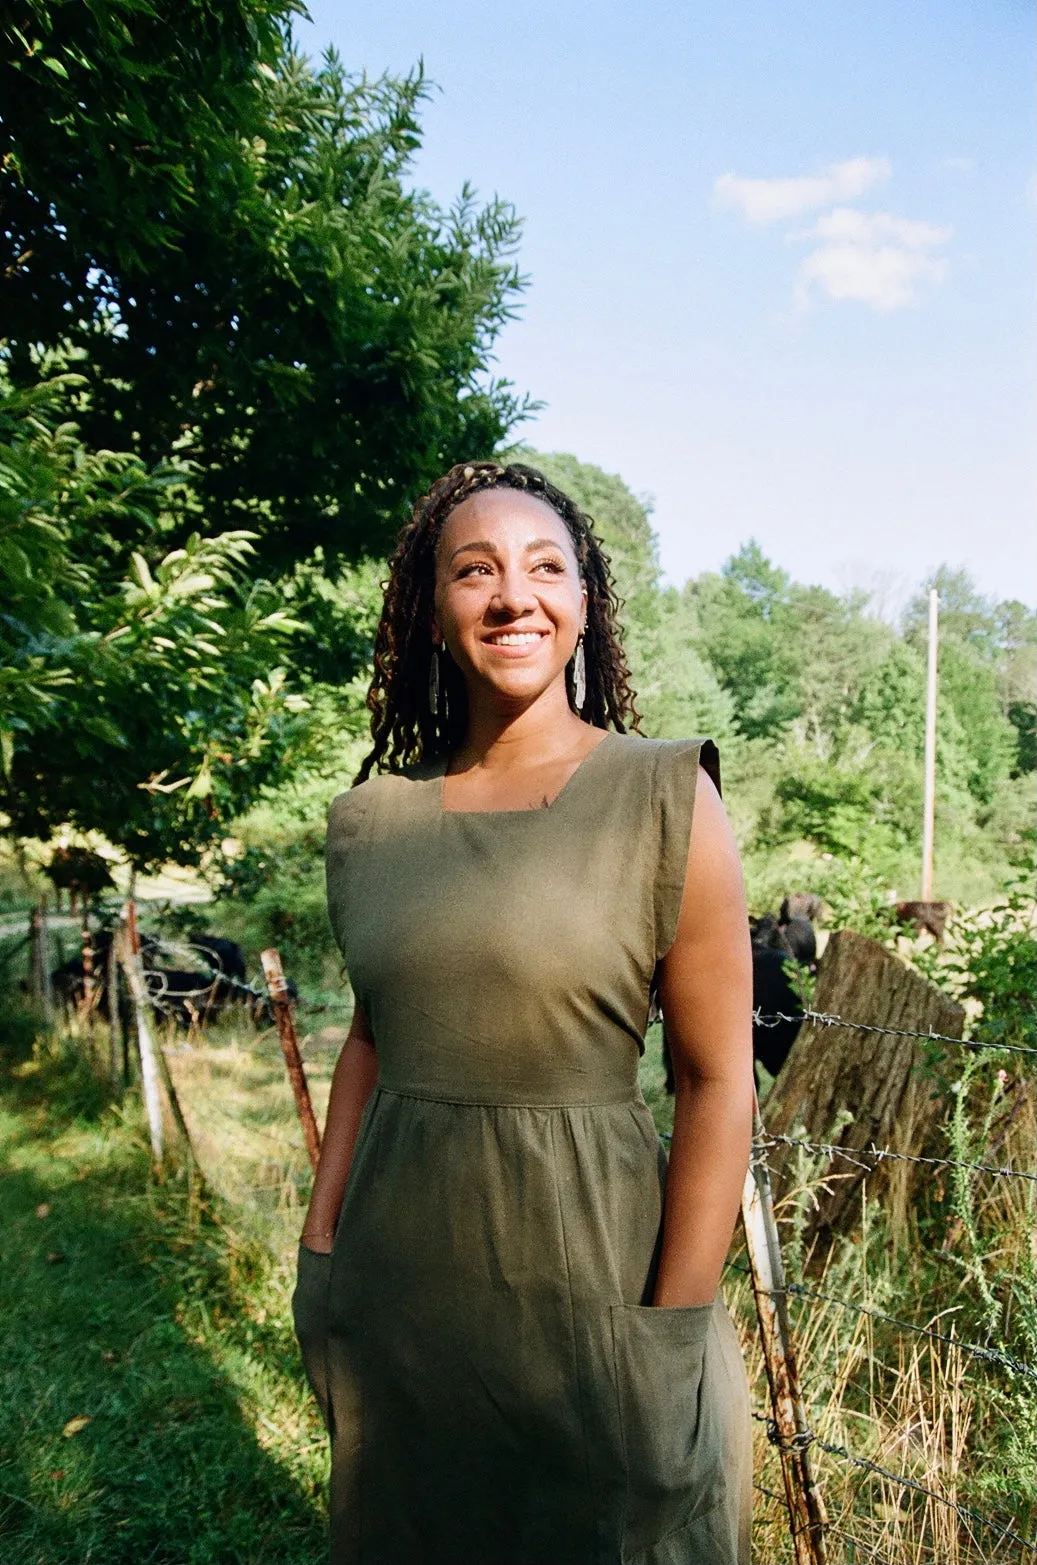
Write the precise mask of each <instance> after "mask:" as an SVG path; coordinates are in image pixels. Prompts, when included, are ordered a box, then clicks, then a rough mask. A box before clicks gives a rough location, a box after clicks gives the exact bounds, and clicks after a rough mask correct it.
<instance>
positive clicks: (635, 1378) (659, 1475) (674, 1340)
mask: <svg viewBox="0 0 1037 1565" xmlns="http://www.w3.org/2000/svg"><path fill="white" fill-rule="evenodd" d="M713 1308H714V1307H713V1305H712V1304H703V1305H696V1306H692V1307H689V1308H687V1309H656V1308H654V1307H646V1306H644V1305H631V1304H614V1305H612V1306H611V1311H610V1313H611V1317H612V1351H613V1358H614V1365H615V1375H616V1391H617V1396H618V1401H619V1418H620V1426H621V1430H622V1437H623V1456H624V1466H625V1475H626V1503H625V1510H624V1523H623V1558H624V1560H630V1559H632V1558H636V1557H637V1555H638V1554H639V1552H640V1551H642V1550H645V1549H650V1548H651V1547H652V1546H653V1545H654V1544H657V1543H659V1542H660V1541H661V1540H662V1539H663V1538H665V1537H667V1536H668V1535H669V1534H671V1533H677V1532H680V1531H682V1530H683V1529H685V1528H687V1527H688V1526H689V1525H690V1524H691V1523H692V1522H693V1521H694V1520H695V1519H696V1518H697V1517H699V1516H702V1515H704V1514H705V1513H706V1512H708V1511H710V1510H712V1509H713V1508H714V1507H715V1506H717V1505H718V1504H719V1503H720V1501H721V1500H722V1499H723V1496H724V1473H723V1455H722V1446H721V1442H720V1438H719V1436H720V1429H719V1420H718V1418H717V1416H716V1410H715V1409H711V1408H710V1406H709V1403H708V1398H707V1397H705V1396H704V1394H703V1389H704V1388H703V1370H704V1365H705V1356H706V1351H707V1345H708V1338H709V1334H710V1325H711V1321H712V1316H713Z"/></svg>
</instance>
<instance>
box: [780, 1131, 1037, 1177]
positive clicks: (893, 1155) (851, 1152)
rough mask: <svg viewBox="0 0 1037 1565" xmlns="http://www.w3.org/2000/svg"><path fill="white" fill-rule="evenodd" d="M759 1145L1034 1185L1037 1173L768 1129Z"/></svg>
mask: <svg viewBox="0 0 1037 1565" xmlns="http://www.w3.org/2000/svg"><path fill="white" fill-rule="evenodd" d="M757 1144H758V1145H760V1146H764V1147H768V1146H785V1147H804V1148H805V1149H806V1150H807V1151H808V1152H821V1153H823V1154H824V1155H825V1156H826V1157H842V1158H845V1159H846V1161H847V1162H848V1163H857V1160H858V1158H863V1157H873V1158H879V1159H882V1160H887V1159H892V1160H894V1161H895V1162H898V1163H924V1164H925V1165H926V1166H927V1167H929V1168H963V1169H968V1170H970V1171H971V1172H973V1173H978V1174H1001V1175H1003V1176H1004V1177H1005V1178H1006V1179H1029V1180H1031V1181H1033V1183H1035V1184H1037V1173H1034V1174H1031V1173H1029V1172H1028V1171H1027V1170H1026V1169H1023V1168H998V1167H996V1166H995V1165H994V1164H993V1163H963V1162H961V1161H960V1159H958V1158H953V1157H916V1156H915V1155H914V1154H913V1153H910V1152H893V1151H891V1149H890V1148H889V1147H876V1146H874V1145H872V1146H870V1147H837V1146H835V1145H834V1144H833V1143H832V1142H830V1141H807V1140H805V1139H804V1138H803V1137H802V1136H779V1135H776V1134H774V1132H773V1131H770V1130H768V1131H767V1132H766V1134H765V1137H764V1140H763V1141H762V1142H759V1143H757ZM857 1166H858V1167H860V1168H863V1169H864V1171H865V1173H870V1172H871V1171H872V1170H871V1168H870V1166H869V1165H868V1164H867V1163H858V1164H857Z"/></svg>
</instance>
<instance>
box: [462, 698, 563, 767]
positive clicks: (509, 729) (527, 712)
mask: <svg viewBox="0 0 1037 1565" xmlns="http://www.w3.org/2000/svg"><path fill="white" fill-rule="evenodd" d="M586 734H587V724H586V723H585V722H584V721H583V719H582V718H579V717H577V716H576V713H575V712H574V711H573V710H572V708H571V707H570V705H569V698H568V695H567V694H566V689H565V681H564V680H559V681H557V682H556V683H555V684H554V685H552V686H551V687H550V688H549V689H548V690H545V691H544V693H543V695H542V696H540V697H539V699H538V700H536V701H534V702H533V703H532V704H531V705H529V706H526V707H523V708H521V709H520V710H518V711H505V710H502V709H501V708H500V707H499V706H498V705H496V704H495V703H490V702H487V701H486V700H485V699H480V693H479V692H476V693H474V698H473V693H472V692H469V697H468V731H467V733H466V734H465V737H464V741H463V743H462V744H461V747H460V749H459V750H458V752H457V755H456V756H455V758H454V760H455V763H456V765H457V767H458V769H459V770H462V771H468V770H469V769H470V768H471V767H474V766H478V767H481V768H485V770H487V771H498V770H504V769H505V768H510V767H519V768H521V767H525V766H534V765H538V764H543V762H544V761H547V760H550V759H551V758H553V757H555V756H559V755H564V754H566V753H568V752H569V751H570V750H571V749H572V748H573V746H574V745H576V744H578V743H579V742H580V741H581V739H583V738H584V737H585V736H586Z"/></svg>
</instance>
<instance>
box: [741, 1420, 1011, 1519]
mask: <svg viewBox="0 0 1037 1565" xmlns="http://www.w3.org/2000/svg"><path fill="white" fill-rule="evenodd" d="M752 1416H753V1418H754V1419H755V1420H756V1421H757V1423H761V1424H766V1425H767V1438H768V1440H769V1441H770V1443H771V1445H773V1446H776V1447H777V1449H778V1450H779V1451H780V1450H782V1448H783V1443H782V1441H781V1439H780V1437H779V1435H778V1428H777V1425H776V1424H775V1422H774V1419H773V1418H771V1417H770V1416H769V1415H768V1414H767V1413H760V1412H757V1410H756V1409H755V1408H753V1409H752ZM809 1446H817V1447H818V1449H819V1450H821V1451H825V1452H827V1454H828V1455H829V1456H837V1457H839V1458H840V1459H841V1460H842V1461H844V1462H849V1463H851V1465H852V1466H854V1467H859V1468H861V1469H862V1470H863V1471H865V1472H869V1473H873V1474H874V1475H875V1477H877V1478H884V1479H885V1480H886V1481H887V1483H895V1484H899V1485H900V1487H901V1488H903V1489H911V1490H913V1491H914V1492H915V1493H916V1494H924V1495H925V1496H926V1498H927V1499H930V1500H935V1501H936V1502H937V1504H939V1505H946V1506H947V1507H948V1509H949V1510H952V1511H955V1512H957V1514H958V1516H960V1517H961V1519H962V1520H963V1521H966V1520H967V1521H973V1522H978V1523H979V1524H980V1526H981V1527H989V1528H990V1529H991V1530H992V1531H994V1532H997V1533H998V1534H999V1538H998V1541H999V1542H1002V1541H1004V1540H1005V1539H1007V1540H1009V1541H1010V1542H1012V1543H1020V1544H1022V1546H1023V1548H1026V1549H1035V1548H1037V1538H1024V1537H1022V1536H1021V1534H1019V1533H1017V1532H1013V1531H1012V1529H1011V1528H1010V1527H1009V1526H1008V1524H1007V1523H1005V1522H999V1521H996V1520H995V1518H994V1517H992V1516H983V1515H981V1513H980V1512H979V1511H974V1510H972V1509H971V1507H969V1506H967V1505H960V1504H959V1503H958V1501H957V1500H951V1499H948V1497H947V1496H946V1495H945V1494H940V1493H939V1492H938V1491H937V1490H936V1489H928V1488H927V1487H926V1486H925V1484H923V1483H919V1481H918V1479H917V1478H909V1477H908V1476H907V1474H906V1473H894V1472H892V1471H891V1470H890V1469H889V1468H888V1467H883V1466H881V1465H880V1463H878V1462H873V1461H872V1460H871V1459H870V1457H867V1456H857V1455H856V1453H855V1452H853V1451H848V1450H847V1449H846V1447H845V1446H843V1445H834V1444H833V1443H832V1441H830V1440H826V1439H825V1438H824V1437H823V1436H822V1435H818V1434H815V1433H814V1432H813V1431H812V1430H806V1431H804V1434H803V1435H801V1436H799V1437H797V1444H796V1450H797V1451H801V1450H804V1449H805V1448H807V1447H809Z"/></svg>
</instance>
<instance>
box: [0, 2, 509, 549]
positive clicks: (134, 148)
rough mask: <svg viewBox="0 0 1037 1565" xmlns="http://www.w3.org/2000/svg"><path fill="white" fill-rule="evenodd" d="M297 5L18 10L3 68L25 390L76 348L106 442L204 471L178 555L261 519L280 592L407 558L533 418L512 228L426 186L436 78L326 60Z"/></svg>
mask: <svg viewBox="0 0 1037 1565" xmlns="http://www.w3.org/2000/svg"><path fill="white" fill-rule="evenodd" d="M292 9H294V7H293V6H291V5H290V4H289V3H287V0H285V3H282V4H280V5H276V6H275V5H271V4H268V3H266V0H238V3H237V4H234V5H231V6H221V5H216V4H214V3H213V0H192V3H190V4H189V5H187V6H186V7H185V6H181V5H176V6H174V5H172V4H171V0H121V3H119V4H116V5H115V6H114V7H105V6H100V5H84V6H73V5H69V4H59V3H57V0H46V3H44V0H21V10H20V11H19V10H17V8H16V14H15V16H14V17H13V18H10V19H8V20H6V21H5V23H4V24H3V41H4V43H5V45H6V48H5V50H4V57H3V59H2V60H0V101H2V102H3V104H4V109H3V135H4V137H5V140H6V145H5V147H4V149H3V150H4V152H5V158H4V160H3V162H2V165H0V166H2V171H3V182H4V183H3V187H2V188H0V199H2V200H3V202H4V209H5V213H6V214H7V216H6V220H5V225H4V232H3V236H2V238H3V244H4V246H5V250H4V252H0V277H3V278H4V279H5V281H4V283H3V285H2V304H3V315H4V321H5V332H6V348H5V352H6V356H7V360H8V363H9V365H10V368H11V373H12V375H13V376H14V378H15V380H16V382H17V383H18V384H22V385H25V384H30V383H31V382H32V380H33V379H34V378H35V376H36V374H37V369H38V365H39V361H40V354H41V351H50V352H58V353H60V354H61V355H63V356H64V358H65V359H66V360H68V361H70V362H71V363H72V367H74V368H75V369H76V370H77V371H78V372H79V373H81V374H82V375H83V376H84V379H85V386H84V388H83V391H82V393H81V396H80V398H79V404H78V408H77V415H78V418H79V422H80V424H81V428H82V433H83V439H84V441H85V443H86V445H87V447H88V448H91V449H98V450H99V449H104V448H109V449H113V450H123V451H129V452H132V453H133V454H135V455H137V456H139V457H140V458H141V460H142V461H143V462H144V463H145V465H147V466H153V465H155V464H156V463H159V462H162V461H166V460H168V459H169V457H170V456H171V455H172V454H173V453H174V452H176V453H178V454H180V455H181V456H185V457H189V458H190V459H191V460H192V462H193V464H194V466H193V470H192V478H191V483H190V485H189V486H188V487H186V488H185V489H184V491H183V493H182V496H181V504H180V514H179V520H178V526H179V532H178V534H177V535H176V536H175V538H174V541H182V539H183V537H185V536H187V535H188V534H189V533H190V532H192V531H194V530H196V529H197V528H198V527H199V522H200V519H201V521H202V524H203V525H204V528H205V529H206V530H220V529H226V528H240V527H243V526H244V527H247V528H249V530H250V531H252V532H254V533H255V534H256V547H257V550H258V551H259V556H260V563H261V565H262V568H263V569H264V570H265V571H266V572H267V573H277V574H280V573H282V572H284V571H286V570H288V569H290V568H291V567H292V566H293V565H294V564H295V563H296V562H298V561H299V560H305V559H309V558H312V557H313V555H314V552H315V550H316V549H317V548H318V547H319V548H320V549H321V550H322V551H323V558H324V561H325V565H326V566H328V567H331V566H334V565H335V564H336V562H337V561H338V560H339V559H342V558H345V559H351V558H356V557H357V556H358V555H360V554H362V553H365V552H372V553H376V554H382V553H384V552H385V551H386V549H387V547H388V544H389V541H390V538H391V535H392V532H393V531H394V530H395V528H396V527H397V526H398V525H399V523H400V522H401V521H402V519H403V514H404V507H405V502H406V501H407V500H408V499H409V498H412V497H413V496H414V495H415V494H416V493H419V492H420V491H421V489H422V488H423V487H424V486H425V485H426V484H427V483H428V482H429V481H430V480H431V479H432V478H433V477H434V476H435V475H436V474H437V473H438V472H440V471H442V470H443V469H444V468H445V467H448V466H449V465H450V464H451V463H452V462H453V461H455V460H458V459H460V458H462V457H471V456H483V455H486V454H488V453H489V452H490V451H491V450H492V449H493V448H494V447H495V446H496V445H497V444H498V443H499V442H500V440H501V439H502V437H503V436H504V435H505V433H506V432H507V430H508V428H509V427H510V426H511V425H512V424H513V423H514V422H515V420H516V419H517V418H518V417H519V416H520V415H521V413H522V411H523V408H524V404H523V403H522V402H521V401H520V400H519V399H517V398H516V396H515V395H514V393H513V392H512V391H511V389H510V388H509V387H508V386H506V385H504V384H503V383H501V382H497V381H494V380H492V378H491V377H490V375H489V363H490V354H491V349H492V344H493V341H494V338H495V336H496V333H497V332H498V331H499V329H500V327H501V325H502V324H503V322H504V321H505V320H506V319H507V318H508V317H509V315H510V314H511V311H512V308H513V302H514V300H515V298H516V296H517V293H518V291H519V290H520V288H521V279H520V278H519V275H518V273H517V270H516V266H515V263H514V259H513V251H514V247H515V244H516V240H517V236H518V223H517V219H516V218H515V215H514V213H513V211H512V209H511V208H510V207H509V206H507V205H506V204H505V203H503V202H500V201H496V200H495V201H492V202H490V203H489V204H487V205H485V206H480V205H479V204H478V203H477V202H476V201H475V199H474V197H473V195H472V193H471V191H469V190H468V189H467V188H465V189H463V190H462V192H461V194H460V196H459V198H458V200H457V202H456V203H455V205H454V206H453V208H452V209H451V210H450V211H443V210H442V209H441V208H439V207H438V206H436V204H435V203H434V202H433V201H432V200H431V198H430V197H429V196H428V195H427V194H426V193H424V192H421V191H418V190H414V189H412V188H411V187H410V185H409V183H408V171H409V165H410V161H411V159H412V158H413V155H414V152H415V150H416V149H417V147H418V145H419V143H420V126H419V122H418V110H419V107H420V103H421V100H422V97H423V96H424V94H425V92H426V84H425V82H424V80H423V78H422V76H421V73H420V72H416V73H414V74H412V75H411V76H409V77H406V78H404V79H401V80H396V79H392V78H388V77H386V78H382V79H380V80H377V81H371V80H368V79H367V78H366V77H359V78H353V77H350V76H348V75H347V74H346V72H345V71H344V69H343V67H342V65H341V63H340V62H339V61H338V60H337V59H336V58H335V57H334V56H329V57H328V59H327V60H326V62H325V63H324V64H323V65H321V66H319V67H316V68H314V67H312V66H310V65H309V64H308V63H307V62H306V61H305V60H303V59H302V58H300V57H299V56H298V55H297V54H295V53H293V52H292V50H291V48H290V46H289V44H288V43H287V41H286V39H285V36H284V29H285V26H286V22H287V19H288V17H289V16H290V14H291V11H292ZM185 35H187V36H188V37H189V38H190V43H189V45H188V46H187V47H181V44H182V41H183V39H184V37H185ZM27 89H29V90H27ZM109 125H110V126H111V127H112V131H111V135H110V137H109V138H108V140H107V141H106V139H105V138H106V137H108V130H107V127H108V126H109Z"/></svg>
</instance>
